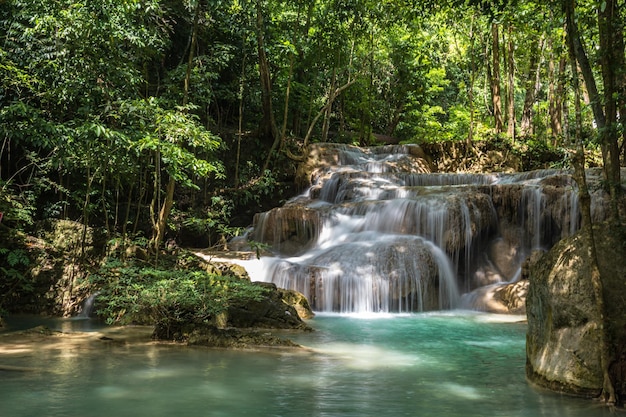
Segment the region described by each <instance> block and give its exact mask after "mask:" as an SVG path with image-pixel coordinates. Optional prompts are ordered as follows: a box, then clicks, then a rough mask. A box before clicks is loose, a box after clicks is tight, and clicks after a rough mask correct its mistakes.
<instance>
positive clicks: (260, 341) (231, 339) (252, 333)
mask: <svg viewBox="0 0 626 417" xmlns="http://www.w3.org/2000/svg"><path fill="white" fill-rule="evenodd" d="M187 344H188V345H190V346H206V347H213V348H226V349H250V348H259V347H289V348H296V347H300V345H298V344H297V343H294V342H293V341H291V340H289V339H287V338H282V337H277V336H274V335H273V334H272V333H270V332H268V331H267V330H242V329H235V328H228V329H218V328H216V327H212V326H205V327H202V328H197V329H195V330H194V331H193V332H192V333H191V334H190V335H189V338H188V339H187Z"/></svg>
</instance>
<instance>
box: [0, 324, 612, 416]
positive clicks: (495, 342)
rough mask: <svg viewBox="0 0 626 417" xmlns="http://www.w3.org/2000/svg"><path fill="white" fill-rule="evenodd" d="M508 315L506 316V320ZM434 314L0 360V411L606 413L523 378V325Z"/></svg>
mask: <svg viewBox="0 0 626 417" xmlns="http://www.w3.org/2000/svg"><path fill="white" fill-rule="evenodd" d="M501 319H504V320H501ZM511 320H512V319H511V318H509V317H502V316H495V315H486V314H478V313H467V312H443V313H442V312H436V313H429V314H406V315H391V314H387V315H384V316H376V315H370V316H369V317H360V318H359V317H355V316H341V315H327V316H325V315H321V316H318V317H317V318H315V319H314V320H312V321H311V325H312V326H314V327H315V328H317V329H318V331H316V332H313V333H311V334H295V335H294V334H293V333H290V336H295V337H294V339H296V341H297V342H299V343H301V344H304V345H306V346H307V347H309V348H310V349H307V350H305V351H304V352H303V351H285V350H276V351H255V352H251V351H228V350H213V349H204V348H187V347H182V346H175V345H161V346H158V345H144V346H130V345H123V344H114V343H110V344H104V345H102V347H100V348H98V349H93V348H90V349H85V348H81V347H79V346H77V347H76V348H73V349H70V350H69V351H64V350H54V349H47V350H43V351H38V352H36V353H34V354H32V355H25V354H23V353H21V354H14V355H13V354H6V353H3V354H0V364H2V365H13V366H28V367H31V368H38V369H43V370H45V371H40V372H22V373H20V372H2V371H0V416H11V417H26V416H68V417H69V416H94V417H99V416H102V417H105V416H106V417H110V416H121V417H123V416H132V417H142V416H150V417H154V416H172V415H179V416H229V417H231V416H243V415H247V416H285V417H290V416H298V417H302V416H320V417H321V416H355V417H356V416H359V417H363V416H377V417H378V416H404V415H409V416H420V417H423V416H438V417H439V416H446V417H454V416H463V417H471V416H485V415H489V416H507V417H518V416H519V417H521V416H528V417H530V416H532V417H536V416H570V417H596V416H604V415H608V411H607V410H605V409H603V408H597V407H595V406H594V404H593V403H590V402H588V401H584V400H577V399H572V398H565V397H561V396H557V395H553V394H546V393H539V392H536V391H535V390H533V389H532V388H530V387H529V386H528V385H527V383H526V381H525V378H524V362H525V358H524V337H525V331H526V326H525V324H523V323H511V322H507V321H511Z"/></svg>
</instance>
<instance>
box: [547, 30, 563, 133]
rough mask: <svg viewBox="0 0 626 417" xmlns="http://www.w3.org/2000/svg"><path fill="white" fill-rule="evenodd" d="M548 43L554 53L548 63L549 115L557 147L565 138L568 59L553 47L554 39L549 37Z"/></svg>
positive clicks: (558, 49)
mask: <svg viewBox="0 0 626 417" xmlns="http://www.w3.org/2000/svg"><path fill="white" fill-rule="evenodd" d="M548 41H549V45H548V48H549V50H550V51H552V53H551V55H550V61H549V63H548V73H549V75H548V83H549V84H548V114H549V117H550V131H551V135H552V144H553V145H554V146H557V145H558V144H559V143H560V141H561V139H562V136H563V121H564V120H565V118H564V117H563V109H564V106H563V103H564V100H563V96H564V91H565V76H564V74H565V70H566V67H567V58H566V56H565V55H563V54H562V52H561V50H560V48H554V47H553V42H552V37H548ZM557 62H558V66H557V64H556V63H557Z"/></svg>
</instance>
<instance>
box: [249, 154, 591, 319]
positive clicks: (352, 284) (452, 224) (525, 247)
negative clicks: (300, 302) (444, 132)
mask: <svg viewBox="0 0 626 417" xmlns="http://www.w3.org/2000/svg"><path fill="white" fill-rule="evenodd" d="M311 155H312V158H311V159H312V160H313V163H311V165H312V166H314V169H313V170H312V172H311V173H310V178H311V179H312V185H311V187H310V188H309V189H307V190H306V191H305V192H304V193H303V194H302V195H300V196H297V197H295V198H294V199H292V200H291V201H289V202H287V203H286V204H285V205H284V206H283V207H279V208H276V209H273V210H270V211H269V212H266V213H260V214H259V215H257V216H256V217H255V222H254V228H253V231H252V232H251V234H250V235H251V238H252V239H254V240H256V241H259V242H263V243H267V244H269V245H271V247H272V249H273V251H274V253H275V256H272V257H266V258H264V259H263V263H264V265H265V268H264V269H263V273H262V275H261V276H257V277H253V279H257V280H262V281H269V282H274V283H275V284H276V285H277V286H279V287H283V288H289V289H294V290H297V291H300V292H302V293H303V294H304V295H305V296H306V297H307V298H308V299H309V302H310V303H311V305H312V307H313V309H314V310H317V311H329V312H331V311H332V312H358V313H366V312H412V311H426V310H439V309H450V308H455V307H457V306H458V305H459V304H458V303H459V300H460V294H461V293H467V292H470V291H472V290H474V289H476V288H479V287H483V286H487V285H493V284H496V283H504V282H511V281H514V280H516V279H518V278H519V271H520V266H521V263H522V262H523V261H524V259H525V258H526V257H527V256H528V255H529V254H530V252H531V251H532V250H535V249H547V248H549V247H551V246H552V245H553V244H555V243H556V242H557V241H558V240H560V239H561V238H562V237H564V236H567V235H569V234H571V233H573V232H575V231H576V230H577V228H578V219H579V214H578V201H577V196H576V193H575V186H574V185H575V184H574V183H573V181H572V179H571V175H570V173H569V172H567V171H561V170H539V171H532V172H527V173H518V174H504V173H487V174H469V173H459V174H445V173H429V172H428V169H427V167H428V163H427V162H426V161H425V160H424V159H423V158H422V154H421V152H420V151H419V148H417V147H415V146H384V147H380V148H357V147H353V146H348V145H330V144H318V145H316V146H314V147H312V151H311Z"/></svg>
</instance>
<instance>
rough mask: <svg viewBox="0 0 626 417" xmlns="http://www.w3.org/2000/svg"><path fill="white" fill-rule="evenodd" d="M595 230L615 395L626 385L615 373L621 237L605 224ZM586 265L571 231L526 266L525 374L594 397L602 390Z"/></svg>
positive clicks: (619, 342) (620, 324)
mask: <svg viewBox="0 0 626 417" xmlns="http://www.w3.org/2000/svg"><path fill="white" fill-rule="evenodd" d="M595 234H596V245H597V251H598V256H599V263H600V270H601V273H602V280H603V286H604V298H605V304H606V307H607V317H608V322H609V328H608V330H609V340H611V341H612V343H613V346H612V348H611V349H612V351H613V353H612V354H613V356H614V360H613V363H612V365H611V372H612V374H613V379H614V384H615V385H616V389H617V391H618V393H620V392H622V393H623V392H624V391H625V390H624V388H625V386H626V384H625V383H624V376H626V374H623V373H622V372H621V369H622V368H624V363H625V360H626V355H624V352H626V349H624V346H626V343H624V341H625V340H626V337H625V336H626V327H625V326H626V318H625V317H624V316H625V314H624V311H623V300H624V296H625V294H626V283H625V282H624V280H625V278H626V260H624V256H623V254H624V249H625V245H624V242H626V240H625V239H624V237H623V236H615V235H616V231H615V230H612V229H611V228H606V227H604V228H602V229H598V230H596V231H595ZM617 234H619V233H617ZM588 264H589V262H587V255H586V252H585V251H583V249H582V242H581V239H580V236H578V235H576V236H574V237H572V238H567V239H564V240H562V241H561V242H559V243H558V244H557V245H555V246H554V247H553V248H552V249H551V250H550V251H549V252H548V253H547V254H546V255H544V256H543V257H542V258H541V260H540V261H539V262H536V263H535V264H534V265H532V266H531V267H530V287H529V289H528V296H527V300H526V309H527V316H528V334H527V338H526V340H527V344H526V355H527V365H526V373H527V376H528V378H529V380H530V381H532V382H533V383H535V384H537V385H539V386H542V387H545V388H549V389H552V390H555V391H561V392H565V393H568V394H574V395H580V396H586V397H595V396H597V395H598V394H599V393H600V391H601V389H602V371H601V367H600V350H599V347H600V333H599V332H600V330H599V326H600V318H599V315H598V312H597V311H596V304H595V300H594V296H593V288H592V286H591V280H590V278H589V277H590V267H589V265H588ZM625 369H626V368H625ZM620 375H621V376H620Z"/></svg>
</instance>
